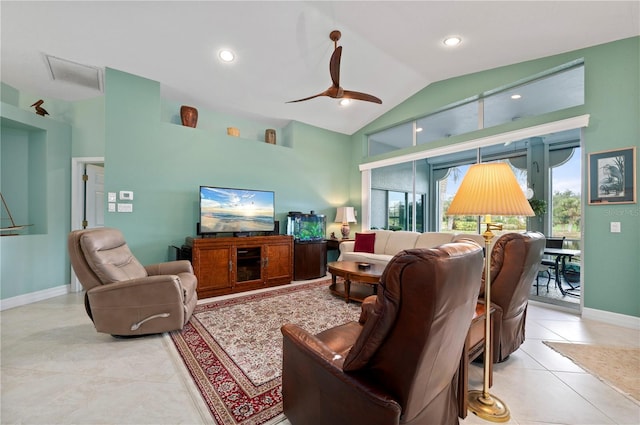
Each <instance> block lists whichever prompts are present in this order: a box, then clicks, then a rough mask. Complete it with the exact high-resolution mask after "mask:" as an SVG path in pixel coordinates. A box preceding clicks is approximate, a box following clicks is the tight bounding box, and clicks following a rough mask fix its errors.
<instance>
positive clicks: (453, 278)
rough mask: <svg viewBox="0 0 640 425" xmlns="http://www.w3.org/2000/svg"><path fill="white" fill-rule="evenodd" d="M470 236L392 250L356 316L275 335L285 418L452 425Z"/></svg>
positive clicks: (469, 278) (307, 422) (477, 268)
mask: <svg viewBox="0 0 640 425" xmlns="http://www.w3.org/2000/svg"><path fill="white" fill-rule="evenodd" d="M483 265H484V262H483V254H482V248H481V247H480V246H479V245H478V244H476V243H475V242H473V241H466V242H457V243H448V244H444V245H441V246H439V247H436V248H430V249H409V250H403V251H400V252H399V253H397V254H396V255H395V256H394V257H393V258H392V259H391V261H390V262H389V264H388V265H387V267H386V269H385V271H384V273H383V275H382V277H381V281H380V285H379V289H378V295H373V296H370V297H368V298H366V299H365V301H364V302H363V304H362V311H361V316H360V320H359V322H349V323H346V324H344V325H340V326H337V327H335V328H331V329H328V330H326V331H323V332H321V333H319V334H317V335H312V334H310V333H308V332H306V331H305V330H303V329H302V328H300V327H298V326H296V325H295V324H285V325H284V326H283V327H282V334H283V337H284V338H283V370H282V394H283V406H284V413H285V416H286V417H287V419H288V420H289V421H290V422H291V424H293V425H299V424H304V425H326V424H350V425H358V424H363V425H365V424H366V425H376V424H380V425H391V424H425V425H427V424H428V425H431V424H439V425H448V424H457V423H459V421H458V410H457V397H456V381H455V379H456V374H457V370H458V367H459V361H460V353H461V352H462V349H463V345H464V343H465V339H466V336H467V332H468V330H469V325H470V323H471V319H472V317H473V315H474V312H475V309H476V303H477V299H478V293H479V290H480V283H481V277H482V269H483Z"/></svg>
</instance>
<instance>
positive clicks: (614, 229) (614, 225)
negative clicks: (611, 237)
mask: <svg viewBox="0 0 640 425" xmlns="http://www.w3.org/2000/svg"><path fill="white" fill-rule="evenodd" d="M620 232H621V229H620V222H619V221H612V222H611V233H620Z"/></svg>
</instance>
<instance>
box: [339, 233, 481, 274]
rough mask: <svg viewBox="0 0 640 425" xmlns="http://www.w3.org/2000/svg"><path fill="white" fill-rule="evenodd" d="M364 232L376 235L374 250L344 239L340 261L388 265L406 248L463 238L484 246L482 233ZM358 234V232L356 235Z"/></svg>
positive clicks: (427, 246)
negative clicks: (363, 250) (359, 247)
mask: <svg viewBox="0 0 640 425" xmlns="http://www.w3.org/2000/svg"><path fill="white" fill-rule="evenodd" d="M363 233H364V234H365V235H366V234H371V233H373V234H374V235H375V244H374V249H373V252H362V251H356V250H355V249H356V241H344V242H341V243H340V256H339V257H338V261H356V262H364V263H371V264H378V265H381V266H386V265H387V263H388V262H389V261H390V260H391V258H393V256H394V255H396V254H397V253H398V252H400V251H402V250H404V249H412V248H433V247H436V246H439V245H442V244H445V243H449V242H457V241H460V240H462V239H473V240H475V241H476V242H478V243H480V244H481V246H483V247H484V239H482V235H469V234H464V233H459V234H455V233H441V232H425V233H418V232H409V231H405V230H398V231H392V230H371V231H366V232H363ZM358 235H359V234H358V233H357V234H356V237H358Z"/></svg>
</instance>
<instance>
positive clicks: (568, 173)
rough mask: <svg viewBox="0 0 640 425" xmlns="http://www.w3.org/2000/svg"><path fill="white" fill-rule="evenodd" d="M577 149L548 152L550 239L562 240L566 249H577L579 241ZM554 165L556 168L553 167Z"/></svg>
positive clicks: (579, 209) (578, 159) (579, 206)
mask: <svg viewBox="0 0 640 425" xmlns="http://www.w3.org/2000/svg"><path fill="white" fill-rule="evenodd" d="M580 153H581V149H580V147H579V146H578V147H574V148H564V149H557V150H551V151H550V152H549V158H550V162H551V164H552V166H551V168H550V174H551V178H550V180H551V182H550V188H551V190H550V192H551V193H552V198H551V204H550V205H551V209H550V214H549V216H550V218H551V229H550V230H551V231H550V232H548V233H549V234H550V235H551V236H554V237H562V236H564V237H566V240H567V243H568V244H569V245H568V246H567V247H568V248H569V247H571V248H574V249H580V248H579V241H580V239H581V233H580V216H581V211H582V205H581V178H580V176H581V165H580V156H581V155H580ZM553 164H556V165H553Z"/></svg>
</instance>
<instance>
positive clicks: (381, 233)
mask: <svg viewBox="0 0 640 425" xmlns="http://www.w3.org/2000/svg"><path fill="white" fill-rule="evenodd" d="M373 233H375V234H376V244H375V246H374V250H373V252H375V253H378V254H383V253H384V247H385V246H387V241H388V240H389V235H391V234H392V233H393V232H392V231H391V230H376V231H374V232H373Z"/></svg>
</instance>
